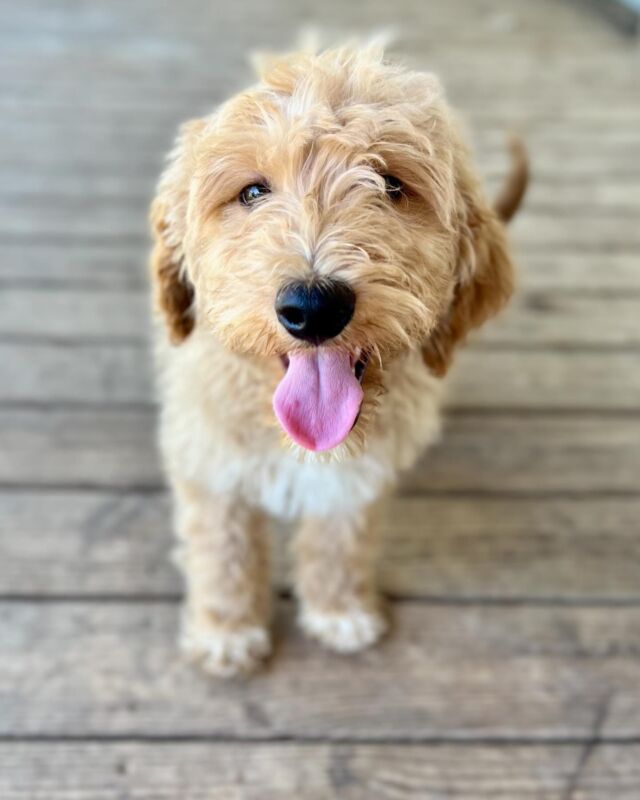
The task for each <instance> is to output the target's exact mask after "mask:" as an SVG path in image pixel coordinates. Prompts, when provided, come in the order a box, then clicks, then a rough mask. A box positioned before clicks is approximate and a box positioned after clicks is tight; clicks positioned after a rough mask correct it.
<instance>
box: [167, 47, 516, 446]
mask: <svg viewBox="0 0 640 800" xmlns="http://www.w3.org/2000/svg"><path fill="white" fill-rule="evenodd" d="M152 216H153V220H154V224H155V228H156V232H157V235H158V243H157V247H156V251H155V256H154V262H153V264H154V273H155V276H156V281H157V287H158V293H159V298H160V304H161V306H162V308H163V309H164V311H165V314H166V316H167V320H168V323H169V327H170V330H171V333H172V335H173V338H174V340H180V339H182V338H184V337H185V336H186V335H188V333H189V332H190V330H191V327H192V326H193V324H194V320H195V324H197V325H198V326H202V328H203V330H205V331H210V332H211V335H214V336H217V337H218V338H219V339H220V340H221V341H222V342H224V344H225V345H226V346H227V347H228V348H230V349H231V350H233V351H236V352H238V353H244V354H250V355H253V356H260V357H263V358H265V359H271V360H273V359H279V360H280V361H281V363H282V370H283V373H285V374H284V377H283V380H282V382H281V384H280V386H279V387H278V390H277V391H276V395H275V398H274V407H275V411H276V414H277V416H278V418H279V419H280V422H281V424H282V425H283V427H284V429H285V430H286V431H287V433H288V434H289V436H290V437H291V438H292V439H294V440H295V441H297V442H298V443H299V444H301V445H303V446H304V447H307V448H308V449H311V450H327V449H332V448H334V447H336V446H337V445H338V444H339V443H341V442H342V441H343V440H345V439H346V438H347V437H348V436H349V434H350V432H351V431H352V429H354V433H353V434H351V436H350V439H352V440H353V441H356V440H358V441H361V440H362V439H363V437H364V435H365V434H366V428H367V425H368V423H369V422H370V420H371V418H372V416H373V415H374V413H375V406H376V398H377V397H378V396H379V394H380V392H381V391H382V390H383V389H384V386H385V369H386V367H387V366H388V364H389V363H390V362H391V360H392V359H394V358H396V357H397V356H398V355H399V354H402V353H404V352H406V351H407V350H408V349H410V348H423V352H424V354H425V361H426V362H427V364H428V365H429V366H430V367H431V368H432V369H433V370H434V371H435V372H438V373H442V372H444V370H445V368H446V365H447V364H448V361H449V358H450V353H451V350H452V348H453V345H454V344H455V342H456V341H458V340H459V339H460V338H462V337H463V336H464V334H465V333H466V330H467V329H468V328H469V327H471V326H473V325H476V324H478V323H479V322H480V321H482V320H483V319H484V318H485V317H486V316H488V315H489V314H490V313H491V312H492V311H493V310H495V309H496V308H497V307H498V306H499V305H501V303H502V302H503V301H504V300H505V299H506V297H507V296H508V294H509V291H510V285H511V265H510V262H509V260H508V257H507V255H506V251H505V247H504V241H503V233H502V228H501V225H500V223H499V222H498V220H497V219H496V217H495V215H494V214H493V212H492V211H491V210H490V209H489V208H488V207H487V206H486V205H485V203H484V202H483V200H482V198H481V196H480V193H479V190H478V187H477V183H476V181H475V179H474V177H473V175H472V173H471V171H470V169H469V167H468V164H467V157H466V154H465V151H464V148H463V147H462V145H461V144H460V141H459V139H458V136H457V133H456V131H455V127H454V125H453V123H452V120H451V118H450V115H449V113H448V110H447V108H446V106H445V105H444V103H443V101H442V99H441V96H440V90H439V87H438V84H437V82H436V81H435V79H434V78H433V77H432V76H428V75H422V74H417V73H410V72H407V71H405V70H401V69H399V68H397V67H392V66H388V65H386V64H384V63H383V62H382V60H381V57H380V55H379V54H377V53H374V52H373V51H371V50H368V51H353V50H339V51H329V52H326V53H323V54H321V55H319V56H311V55H307V54H301V55H296V56H291V57H287V58H284V59H281V60H276V61H275V62H273V63H271V64H270V65H268V66H267V68H266V69H265V73H264V75H263V77H262V82H261V84H260V85H259V86H258V87H257V88H254V89H252V90H250V91H247V92H245V93H243V94H240V95H238V96H236V97H234V98H233V99H232V100H230V101H229V102H228V103H226V104H225V105H224V106H222V107H221V108H220V109H219V110H218V111H217V112H216V113H215V114H214V115H213V116H212V117H211V118H209V119H205V120H198V121H195V122H191V123H188V124H187V125H186V126H185V127H184V129H183V132H182V135H181V137H180V139H179V141H178V144H177V148H176V150H175V152H174V154H173V158H172V162H171V164H170V166H169V167H168V169H167V171H166V172H165V175H164V176H163V178H162V180H161V183H160V187H159V193H158V197H157V199H156V201H155V203H154V207H153V211H152ZM356 423H357V424H356ZM355 430H357V431H358V434H359V435H358V436H356V435H355Z"/></svg>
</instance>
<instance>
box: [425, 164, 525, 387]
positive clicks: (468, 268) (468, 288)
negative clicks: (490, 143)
mask: <svg viewBox="0 0 640 800" xmlns="http://www.w3.org/2000/svg"><path fill="white" fill-rule="evenodd" d="M521 155H522V154H521ZM521 163H524V162H521ZM520 166H521V164H516V168H517V170H518V172H519V171H520ZM509 180H511V178H510V179H509ZM458 182H459V186H460V213H459V220H458V230H459V246H458V264H457V272H458V276H459V277H458V282H457V284H456V286H455V289H454V294H453V298H452V301H451V304H450V306H449V308H448V310H447V311H446V312H445V314H444V316H443V317H442V318H441V319H440V321H439V322H438V324H437V325H436V328H435V330H434V331H432V333H431V335H430V337H429V339H428V340H427V341H426V342H425V344H424V345H423V348H422V357H423V359H424V362H425V364H426V365H427V366H428V367H429V368H430V370H431V371H432V372H433V373H434V374H435V375H438V376H443V375H445V374H446V372H447V370H448V369H449V367H450V365H451V361H452V359H453V352H454V350H455V348H456V346H457V345H458V344H461V343H462V342H463V341H464V339H465V338H466V336H467V334H468V333H469V332H470V331H471V330H473V328H477V327H479V326H480V325H482V324H483V323H484V322H485V321H486V320H487V319H489V318H490V317H492V316H494V315H495V314H497V312H498V311H499V310H500V309H501V308H502V307H503V306H504V305H505V304H506V303H507V301H508V300H509V298H510V297H511V294H512V292H513V283H514V273H515V270H514V266H513V263H512V261H511V257H510V255H509V250H508V245H507V239H506V232H505V227H504V224H503V222H502V221H501V219H500V217H499V215H498V212H497V211H495V210H494V209H492V208H490V207H489V206H488V205H487V203H486V202H485V201H484V200H483V198H482V194H481V192H480V188H479V186H478V184H477V181H476V180H475V178H474V177H473V175H472V174H471V172H470V170H469V169H468V168H467V167H466V166H463V165H459V167H458ZM525 186H526V175H525V176H524V178H523V187H522V190H521V192H520V196H519V198H518V200H517V202H516V203H515V204H513V208H512V210H511V213H510V215H509V216H511V214H512V213H514V212H515V210H516V207H517V204H519V201H520V200H521V199H522V196H523V195H524V187H525Z"/></svg>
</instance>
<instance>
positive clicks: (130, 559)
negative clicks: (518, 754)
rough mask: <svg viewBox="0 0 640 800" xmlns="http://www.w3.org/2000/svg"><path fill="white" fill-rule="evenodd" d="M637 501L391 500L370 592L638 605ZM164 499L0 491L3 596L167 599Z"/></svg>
mask: <svg viewBox="0 0 640 800" xmlns="http://www.w3.org/2000/svg"><path fill="white" fill-rule="evenodd" d="M639 518H640V498H615V499H606V498H595V499H592V498H588V497H585V498H577V499H575V498H561V499H546V500H544V501H541V500H540V499H539V498H529V499H527V498H518V499H509V498H502V499H496V498H490V497H485V498H482V497H476V498H459V497H456V498H446V497H445V498H439V497H430V498H420V497H412V498H407V497H404V498H395V499H393V500H392V502H391V503H390V505H389V508H388V509H387V510H386V512H385V513H384V515H383V516H382V521H381V534H382V540H383V542H384V550H383V556H382V559H381V569H380V572H381V575H380V578H381V584H382V586H383V588H384V591H385V592H386V593H387V594H388V595H389V596H391V597H394V598H405V599H406V598H414V599H418V598H424V599H433V598H444V599H455V598H458V599H465V600H469V601H471V600H474V601H482V602H485V601H490V602H493V601H503V600H504V601H511V600H519V601H534V602H538V601H559V600H561V601H570V602H573V603H575V602H579V601H586V602H598V601H600V602H603V603H608V602H636V601H637V602H639V603H640V570H638V566H637V565H638V560H639V559H640V541H639V540H638V535H637V520H638V519H639ZM271 534H272V541H273V545H274V548H273V549H274V583H275V585H276V586H277V587H278V588H279V589H288V588H290V583H289V570H288V567H289V562H288V558H287V552H286V550H287V544H288V541H289V535H290V528H289V527H288V526H285V525H282V524H278V523H273V525H272V529H271ZM173 544H174V542H173V533H172V530H171V507H170V503H169V499H168V497H166V496H165V495H164V494H151V495H150V494H140V493H136V492H126V493H115V492H91V491H79V490H75V489H69V490H65V491H56V492H51V491H49V492H47V491H24V490H23V491H11V490H4V491H2V492H0V553H1V554H2V557H1V558H0V593H2V594H4V595H5V596H12V597H20V596H23V597H26V596H41V597H63V596H73V597H76V598H79V599H80V598H82V597H88V596H106V597H134V596H135V597H154V596H167V597H172V598H177V597H178V596H179V595H180V594H181V591H182V586H181V581H180V580H179V578H178V574H177V572H176V570H175V568H174V567H173V565H172V564H171V563H170V560H169V555H170V553H171V551H172V548H173Z"/></svg>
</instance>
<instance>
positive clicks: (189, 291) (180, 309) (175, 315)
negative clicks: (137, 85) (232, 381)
mask: <svg viewBox="0 0 640 800" xmlns="http://www.w3.org/2000/svg"><path fill="white" fill-rule="evenodd" d="M204 125H205V123H204V121H203V120H191V121H190V122H187V123H185V124H184V125H183V126H182V128H181V129H180V134H179V135H178V139H177V141H176V145H175V147H174V149H173V151H172V152H171V154H170V155H169V164H168V166H167V168H166V169H165V171H164V173H163V174H162V177H161V178H160V181H159V183H158V189H157V192H156V196H155V199H154V200H153V202H152V204H151V215H150V217H151V226H152V230H153V235H154V239H155V246H154V248H153V251H152V254H151V262H150V269H151V277H152V280H153V286H154V299H155V306H156V309H157V310H158V311H160V312H161V313H162V314H163V316H164V319H165V323H166V326H167V330H168V332H169V338H170V339H171V341H172V342H173V343H174V344H179V343H180V342H182V341H183V340H184V339H186V337H187V336H188V335H189V334H190V333H191V331H192V329H193V326H194V324H195V321H194V318H193V311H192V304H193V286H192V285H191V283H190V281H189V278H188V275H187V272H186V264H185V259H184V247H183V243H184V237H185V234H186V227H187V207H188V202H189V189H190V182H191V176H192V174H193V171H194V166H195V165H194V155H193V153H194V147H193V144H194V140H195V139H196V137H197V136H198V134H199V133H200V132H201V131H202V129H203V128H204Z"/></svg>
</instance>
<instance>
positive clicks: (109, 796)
mask: <svg viewBox="0 0 640 800" xmlns="http://www.w3.org/2000/svg"><path fill="white" fill-rule="evenodd" d="M583 753H584V746H579V745H565V746H562V747H551V746H548V745H547V746H545V745H534V746H529V747H523V746H507V747H499V746H495V745H494V746H488V745H484V746H482V745H480V746H472V745H451V744H448V745H433V746H429V745H419V744H416V745H412V746H409V747H407V746H403V745H380V744H370V745H367V744H306V745H305V744H293V743H282V744H269V743H259V744H241V743H234V744H224V743H218V742H214V743H176V744H170V743H157V742H153V743H135V742H133V743H129V742H127V743H116V744H114V743H108V742H107V743H105V742H100V743H86V744H82V743H63V744H55V743H40V744H17V745H13V746H8V745H0V763H2V764H3V765H5V767H4V769H3V770H2V772H0V794H2V797H3V800H24V798H25V797H29V798H32V800H75V799H76V798H83V800H98V798H99V800H123V798H135V799H136V800H138V798H140V799H142V798H145V799H146V798H149V799H151V798H153V800H176V798H178V797H179V798H180V800H203V798H206V799H207V800H230V798H233V800H300V798H301V797H303V798H304V800H372V798H375V800H441V798H456V800H496V798H500V799H501V800H502V798H505V800H506V799H507V798H508V799H509V800H511V799H512V798H517V800H533V799H534V798H535V800H566V798H567V796H568V795H567V791H568V790H569V791H571V790H573V791H574V794H573V796H574V797H576V798H577V797H580V798H581V800H608V798H612V797H615V798H616V800H636V797H637V786H638V784H639V783H640V770H639V768H638V761H639V757H640V748H639V747H638V746H637V745H628V746H614V745H600V746H596V748H595V749H594V751H593V752H592V753H591V755H590V758H589V759H588V762H587V763H586V764H585V766H584V768H583V769H581V770H580V773H579V774H578V775H577V779H576V774H577V773H576V770H577V765H578V764H579V763H580V762H581V758H582V757H583Z"/></svg>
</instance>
